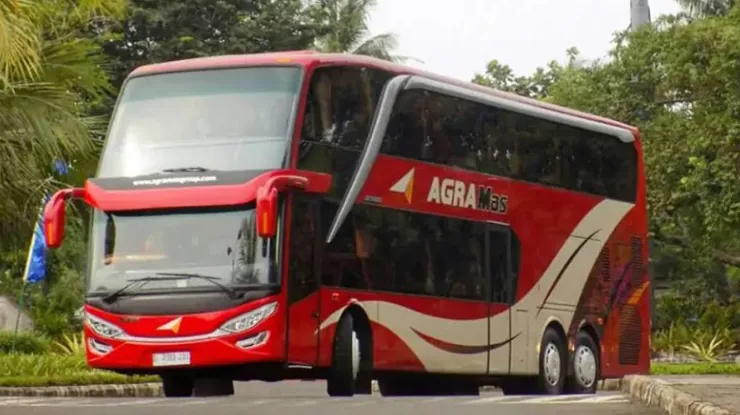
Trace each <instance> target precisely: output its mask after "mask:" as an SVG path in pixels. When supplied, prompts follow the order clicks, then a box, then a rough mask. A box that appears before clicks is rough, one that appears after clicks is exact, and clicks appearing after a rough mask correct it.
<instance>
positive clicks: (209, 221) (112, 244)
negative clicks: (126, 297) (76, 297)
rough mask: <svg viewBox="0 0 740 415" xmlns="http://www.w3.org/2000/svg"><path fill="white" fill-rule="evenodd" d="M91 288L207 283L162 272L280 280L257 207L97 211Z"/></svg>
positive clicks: (231, 280) (233, 281) (230, 281)
mask: <svg viewBox="0 0 740 415" xmlns="http://www.w3.org/2000/svg"><path fill="white" fill-rule="evenodd" d="M90 243H91V246H90V252H91V257H92V258H91V259H92V261H91V262H90V272H89V281H88V288H89V291H90V292H91V293H110V292H111V291H114V290H117V289H120V288H121V287H123V286H125V285H126V284H128V281H127V280H130V279H132V278H141V277H161V278H162V281H154V282H149V283H146V284H142V285H141V286H139V287H136V288H132V289H131V290H130V291H131V292H146V291H149V290H158V291H161V290H167V291H172V290H178V289H190V288H197V289H201V288H208V289H210V290H217V289H218V288H217V287H214V284H213V283H210V282H208V281H204V280H202V279H188V280H186V279H182V280H173V279H172V277H171V276H158V275H156V274H157V273H198V274H202V275H206V276H209V277H214V280H215V281H217V282H219V283H221V284H224V285H228V286H231V287H237V286H244V285H249V286H254V285H263V284H275V283H277V282H278V281H277V280H272V279H273V278H277V277H276V276H274V275H271V274H272V273H270V271H269V265H270V257H273V258H274V257H275V255H276V254H275V253H274V252H271V253H270V254H268V255H267V256H263V255H262V250H263V239H261V238H259V237H257V235H256V226H255V213H254V209H253V208H251V209H246V208H243V207H242V208H240V209H224V208H219V209H207V210H204V209H198V210H193V209H188V210H178V211H168V212H166V213H146V214H141V213H115V214H108V213H105V212H101V211H99V210H95V211H94V213H93V224H92V234H91V238H90Z"/></svg>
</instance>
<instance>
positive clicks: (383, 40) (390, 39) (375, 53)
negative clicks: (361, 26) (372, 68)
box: [352, 33, 398, 61]
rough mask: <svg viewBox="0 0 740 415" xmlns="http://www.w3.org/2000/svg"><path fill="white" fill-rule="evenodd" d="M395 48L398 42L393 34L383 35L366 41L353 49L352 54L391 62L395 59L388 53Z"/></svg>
mask: <svg viewBox="0 0 740 415" xmlns="http://www.w3.org/2000/svg"><path fill="white" fill-rule="evenodd" d="M397 46H398V40H397V38H396V35H395V34H393V33H383V34H380V35H376V36H373V37H371V38H369V39H366V40H365V41H363V42H362V43H361V44H359V45H358V46H357V47H355V49H354V50H353V51H352V53H354V54H357V55H366V56H372V57H375V58H380V59H385V60H388V61H393V60H395V58H394V56H393V55H391V53H390V51H391V50H393V49H395V48H396V47H397Z"/></svg>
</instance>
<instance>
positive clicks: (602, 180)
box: [381, 90, 637, 202]
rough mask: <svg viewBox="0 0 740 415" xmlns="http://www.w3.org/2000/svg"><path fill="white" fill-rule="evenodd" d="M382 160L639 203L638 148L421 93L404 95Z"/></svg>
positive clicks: (557, 125) (406, 93) (445, 97)
mask: <svg viewBox="0 0 740 415" xmlns="http://www.w3.org/2000/svg"><path fill="white" fill-rule="evenodd" d="M381 151H382V152H383V153H385V154H389V155H394V156H400V157H406V158H411V159H416V160H422V161H427V162H430V163H438V164H446V165H451V166H456V167H460V168H464V169H468V170H472V171H480V172H483V173H488V174H493V175H498V176H504V177H510V178H513V179H517V180H523V181H527V182H531V183H540V184H543V185H548V186H554V187H560V188H565V189H569V190H575V191H579V192H584V193H589V194H596V195H599V196H604V197H608V198H611V199H616V200H623V201H630V202H632V201H634V200H635V197H636V192H637V190H636V189H637V151H636V150H635V147H634V144H633V143H624V142H621V141H619V140H618V139H617V138H616V137H612V136H607V135H604V134H602V133H598V132H594V131H590V130H584V129H580V128H575V127H571V126H569V125H565V124H559V123H555V122H551V121H548V120H544V119H541V118H536V117H533V116H530V115H526V114H521V113H516V112H512V111H507V110H503V109H500V108H495V107H491V106H486V105H481V104H479V103H476V102H471V101H466V100H462V99H459V98H455V97H450V96H446V95H441V94H437V93H432V92H428V91H422V90H409V91H404V92H402V93H401V94H400V95H399V97H398V100H397V101H396V104H395V108H394V112H393V116H392V117H391V120H390V123H389V125H388V129H387V132H386V137H385V140H384V142H383V147H382V150H381Z"/></svg>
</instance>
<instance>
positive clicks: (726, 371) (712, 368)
mask: <svg viewBox="0 0 740 415" xmlns="http://www.w3.org/2000/svg"><path fill="white" fill-rule="evenodd" d="M650 374H652V375H738V376H740V365H738V364H735V363H653V364H652V365H650Z"/></svg>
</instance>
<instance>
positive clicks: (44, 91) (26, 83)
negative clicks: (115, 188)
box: [0, 0, 126, 247]
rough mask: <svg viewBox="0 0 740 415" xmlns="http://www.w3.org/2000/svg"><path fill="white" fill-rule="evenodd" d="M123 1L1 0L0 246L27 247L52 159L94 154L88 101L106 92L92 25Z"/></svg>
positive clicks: (95, 123) (93, 122)
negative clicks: (87, 32) (88, 30)
mask: <svg viewBox="0 0 740 415" xmlns="http://www.w3.org/2000/svg"><path fill="white" fill-rule="evenodd" d="M125 4H126V3H125V0H75V1H72V2H70V1H68V0H44V1H38V0H0V195H2V197H0V223H3V231H4V232H3V235H0V247H3V246H4V245H7V244H10V245H14V242H17V240H14V239H15V236H16V235H17V237H18V238H20V239H21V240H24V239H26V238H27V236H28V229H29V227H28V225H29V223H30V222H32V221H33V220H35V212H36V209H37V208H38V201H39V200H40V196H41V190H43V189H48V188H50V187H53V186H54V185H57V186H60V185H63V184H62V183H55V182H54V181H53V180H51V179H48V178H49V177H50V172H51V171H52V165H53V161H54V159H56V158H64V159H70V158H75V157H78V156H85V155H88V154H91V153H93V152H94V151H95V147H96V146H95V143H94V142H93V141H92V140H91V139H90V137H91V136H90V133H91V131H93V130H94V129H96V128H100V127H102V125H101V123H99V122H98V121H99V120H96V119H91V118H86V117H84V113H85V110H86V108H85V102H86V100H94V99H96V98H97V97H99V96H101V94H103V93H105V92H107V91H108V81H107V77H106V75H105V72H104V71H103V69H102V67H103V65H102V64H103V62H102V60H101V58H100V55H99V54H98V53H97V50H98V49H97V47H96V46H95V45H94V44H93V42H92V41H91V40H89V39H85V38H82V37H81V34H80V33H81V28H83V27H84V25H86V24H87V23H88V22H90V21H91V19H96V20H98V21H99V19H101V18H106V17H111V16H115V15H120V14H121V13H123V11H124V8H125Z"/></svg>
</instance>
